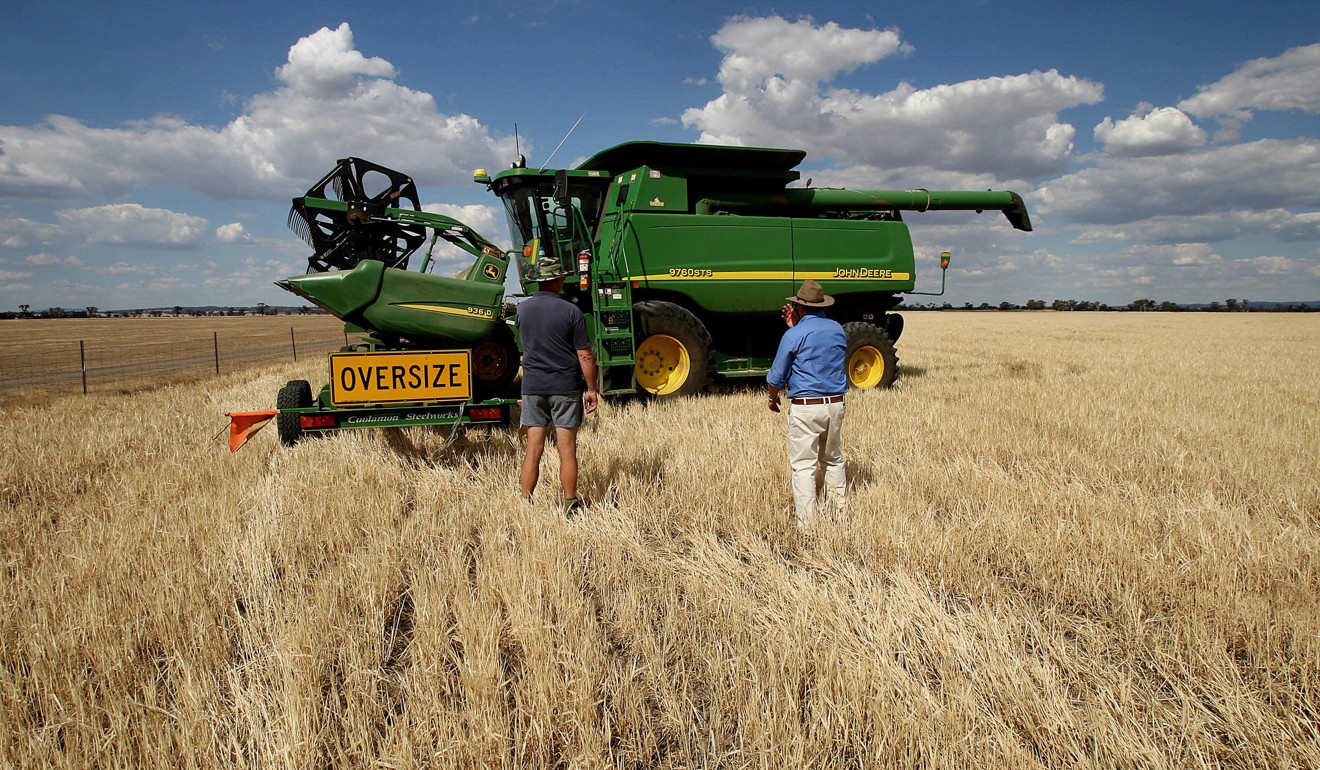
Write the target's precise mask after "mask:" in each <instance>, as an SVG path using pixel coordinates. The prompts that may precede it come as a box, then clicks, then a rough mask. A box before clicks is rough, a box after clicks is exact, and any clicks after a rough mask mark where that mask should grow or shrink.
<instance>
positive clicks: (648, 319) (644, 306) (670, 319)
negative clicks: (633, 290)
mask: <svg viewBox="0 0 1320 770" xmlns="http://www.w3.org/2000/svg"><path fill="white" fill-rule="evenodd" d="M633 310H634V311H635V314H636V317H637V321H638V326H639V329H640V331H641V334H640V336H639V339H640V340H641V342H640V343H639V344H638V345H637V352H636V356H635V361H636V363H635V364H634V366H633V378H634V380H635V381H636V383H637V389H638V390H640V391H642V392H644V393H646V394H648V395H650V396H653V397H656V398H673V397H676V396H692V395H696V394H697V393H700V392H701V391H702V390H705V388H706V386H707V385H708V384H709V383H710V373H711V371H712V370H713V369H714V368H715V353H714V350H713V349H712V348H713V345H712V342H711V338H710V332H708V331H707V330H706V326H705V324H703V323H701V319H699V318H697V317H696V316H695V315H693V314H692V311H690V310H688V309H687V308H684V307H682V306H680V305H675V304H674V303H672V302H658V301H657V302H638V303H637V304H636V305H634V306H633Z"/></svg>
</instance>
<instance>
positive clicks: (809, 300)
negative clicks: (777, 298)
mask: <svg viewBox="0 0 1320 770" xmlns="http://www.w3.org/2000/svg"><path fill="white" fill-rule="evenodd" d="M785 299H787V300H788V301H789V302H796V303H797V304H799V305H805V306H806V307H829V306H830V305H833V304H834V298H833V297H831V296H830V295H828V294H826V293H825V290H824V289H822V288H820V284H818V283H816V282H815V281H813V280H811V279H810V278H808V279H807V280H805V281H803V282H802V288H800V289H798V292H797V294H795V295H794V296H792V297H785Z"/></svg>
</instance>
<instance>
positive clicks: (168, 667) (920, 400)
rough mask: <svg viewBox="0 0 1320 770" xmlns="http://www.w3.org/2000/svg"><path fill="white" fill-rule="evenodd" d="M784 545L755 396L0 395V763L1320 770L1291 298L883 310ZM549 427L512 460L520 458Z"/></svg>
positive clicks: (1305, 371)
mask: <svg viewBox="0 0 1320 770" xmlns="http://www.w3.org/2000/svg"><path fill="white" fill-rule="evenodd" d="M910 320H911V323H910V328H909V330H908V332H907V336H906V337H905V338H904V340H903V343H904V344H903V351H902V352H903V357H904V363H905V365H906V367H907V369H906V375H905V378H904V379H902V380H901V382H900V385H899V387H898V388H896V389H895V390H892V391H888V392H865V393H854V394H852V395H851V396H850V397H849V402H848V410H849V413H848V418H847V437H846V444H845V446H846V452H847V455H848V471H849V474H850V477H851V480H852V483H853V498H852V511H851V515H850V516H849V518H848V519H847V520H846V521H842V522H838V523H833V524H831V523H826V524H824V525H822V526H821V527H820V529H819V531H818V533H817V534H816V535H815V536H814V537H810V538H801V537H798V536H797V535H796V534H795V532H794V530H793V527H792V525H791V515H790V512H789V494H788V474H787V462H786V460H785V448H784V439H783V433H782V431H783V426H782V422H781V420H780V419H778V418H777V417H775V416H773V415H771V414H770V413H769V412H768V411H766V409H765V406H764V403H763V401H764V398H763V397H762V396H761V395H760V391H759V390H756V389H736V388H733V389H728V390H726V391H724V392H722V393H719V394H717V395H713V396H710V397H706V398H701V399H695V400H692V401H686V402H680V403H674V404H663V405H652V406H647V405H644V404H637V403H633V404H617V403H612V404H607V405H605V406H603V407H602V409H601V411H600V413H599V414H598V416H596V417H595V418H593V420H592V422H591V424H590V425H589V427H588V428H587V429H586V430H585V431H584V433H583V436H582V440H581V447H582V452H583V469H582V486H583V492H584V493H585V495H586V496H587V498H588V499H589V500H591V501H592V504H591V505H590V506H589V507H588V509H587V510H586V511H585V512H584V513H582V514H580V515H579V516H578V517H577V518H575V519H574V520H572V521H564V520H563V519H562V518H561V517H560V516H559V515H558V513H557V511H556V506H555V499H554V498H555V495H554V493H555V491H556V490H555V489H554V488H553V486H549V487H543V488H542V491H541V492H540V493H539V494H538V500H537V502H536V503H535V504H534V505H532V506H526V505H523V504H522V503H521V502H520V501H519V499H518V492H517V489H516V476H517V473H516V468H517V465H518V459H519V454H518V448H517V446H516V445H515V443H514V441H513V440H512V439H511V438H510V437H509V436H508V435H506V434H500V433H496V434H491V435H480V434H477V435H472V436H468V437H465V438H463V439H460V440H459V441H458V442H457V443H456V444H455V446H454V447H452V448H451V449H449V450H448V451H447V452H445V453H443V454H442V453H440V451H439V450H440V448H441V447H442V445H443V444H444V439H445V435H444V433H443V432H442V431H429V430H409V431H382V430H370V431H362V432H357V433H351V434H343V435H340V436H336V437H332V438H328V439H325V440H314V441H307V442H304V443H303V444H301V445H299V446H298V447H296V448H294V449H292V450H289V449H284V448H280V447H278V446H277V442H276V441H275V437H274V436H273V435H270V434H273V429H272V430H271V431H269V432H268V433H267V434H262V435H261V436H259V437H258V438H257V439H256V440H255V441H254V443H252V444H251V445H249V447H247V448H245V449H244V450H243V451H242V452H240V453H239V454H237V455H233V456H230V455H229V454H227V452H226V451H225V448H224V445H223V442H222V441H221V440H220V439H219V438H217V437H216V433H217V431H218V430H219V429H220V428H221V427H223V422H224V421H223V418H222V417H221V416H220V415H221V413H222V412H224V411H227V410H234V409H259V408H268V406H269V404H270V402H271V400H272V399H273V394H274V392H275V390H276V389H277V388H278V387H279V385H281V384H282V383H283V382H284V381H285V380H286V379H290V378H292V377H302V378H306V379H309V380H312V381H313V382H319V381H321V380H322V379H323V378H324V376H325V375H324V372H323V371H322V370H321V366H320V365H319V363H312V364H299V365H296V366H292V365H291V366H283V367H279V368H277V369H271V370H267V371H263V372H249V373H243V374H236V375H232V376H228V377H224V378H220V379H218V380H217V381H216V383H214V384H199V385H190V386H186V387H174V388H166V389H163V390H159V391H154V392H150V393H144V394H140V395H137V396H130V397H117V398H108V397H95V396H93V397H91V398H71V399H67V400H64V401H60V402H58V403H55V404H53V405H50V406H47V407H42V408H29V409H17V410H10V411H8V412H7V413H4V414H3V415H0V430H4V432H5V435H7V436H8V437H9V441H8V443H7V446H6V449H5V451H4V454H3V464H2V466H0V481H2V483H3V494H4V509H3V517H4V518H3V545H2V547H3V555H4V565H5V567H4V568H5V580H4V582H3V585H2V586H0V596H2V597H3V610H4V611H3V613H0V662H2V663H3V669H0V764H3V765H4V766H14V767H80V768H81V767H90V766H97V767H124V768H129V767H132V768H143V767H177V766H182V767H203V768H215V767H262V768H266V767H300V768H301V767H323V766H345V767H350V766H351V767H375V766H379V767H394V768H402V767H478V766H480V767H489V766H502V767H515V766H516V767H524V766H530V767H551V766H563V767H588V768H589V767H600V768H604V767H621V768H625V767H698V766H705V767H781V766H782V767H798V766H822V767H866V768H871V767H918V766H919V767H949V768H959V770H968V769H972V768H982V767H984V768H990V767H993V768H1001V767H1094V768H1111V767H1142V768H1145V767H1151V768H1175V767H1251V768H1289V767H1295V768H1303V767H1308V768H1309V767H1317V766H1320V738H1318V737H1317V719H1318V718H1320V705H1318V703H1320V701H1318V699H1317V689H1316V688H1317V675H1318V674H1320V639H1318V638H1317V633H1318V632H1320V566H1318V563H1317V548H1316V544H1317V532H1318V530H1320V521H1318V520H1320V484H1317V480H1320V445H1318V444H1317V441H1318V439H1317V436H1320V430H1318V428H1320V426H1317V424H1316V423H1317V415H1318V414H1320V386H1317V385H1316V381H1317V375H1320V371H1317V369H1318V368H1320V364H1318V362H1320V355H1318V353H1320V334H1317V331H1318V330H1317V329H1316V323H1317V321H1316V319H1315V317H1314V316H1309V317H1303V316H1275V315H1269V316H1265V315H1261V316H1256V315H1251V316H1242V315H1237V316H1226V315H1219V316H1210V315H1171V316H1165V315H1158V316H1157V315H1149V314H1146V315H1136V314H1124V315H1097V314H1090V313H1087V314H1080V313H1079V314H1075V315H1072V314H1068V315H1065V314H1057V313H1034V314H1003V313H996V314H966V313H957V314H949V313H943V314H934V313H924V314H919V315H916V316H914V317H913V318H912V319H910ZM555 462H556V460H555V453H553V452H548V453H547V460H546V468H545V469H544V471H543V475H542V478H543V484H551V485H553V483H554V481H555V480H556V479H557V470H556V468H555Z"/></svg>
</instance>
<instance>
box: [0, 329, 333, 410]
mask: <svg viewBox="0 0 1320 770" xmlns="http://www.w3.org/2000/svg"><path fill="white" fill-rule="evenodd" d="M347 343H348V338H347V336H346V335H345V334H343V333H342V332H339V333H335V334H327V333H325V332H322V331H317V332H308V331H306V330H303V331H301V332H298V331H295V329H294V328H293V327H292V326H290V327H289V329H288V332H287V333H286V332H282V331H281V332H278V333H277V332H263V333H255V334H254V333H248V332H243V333H234V332H224V333H221V332H218V331H216V332H210V333H209V334H205V335H201V334H199V335H194V336H187V337H181V338H179V339H171V340H161V341H150V342H121V341H109V340H65V341H58V342H53V341H52V342H41V343H35V344H33V345H30V346H27V347H24V348H23V351H22V354H21V355H13V354H9V355H4V356H0V393H14V392H17V391H28V392H31V393H33V394H34V395H35V394H38V393H44V394H49V395H63V394H69V393H77V392H79V391H81V392H82V393H84V394H86V393H90V392H93V391H95V390H97V389H111V388H116V389H123V388H130V389H131V388H134V387H151V386H153V385H157V384H161V383H164V382H174V381H179V380H183V379H191V378H199V377H205V376H209V375H218V374H221V373H226V372H231V371H236V370H238V369H242V368H245V367H249V366H252V365H254V364H258V363H262V362H268V361H277V360H290V359H292V360H294V361H296V360H298V358H299V357H300V356H314V355H324V354H326V353H331V352H334V351H336V350H339V349H340V348H341V347H342V346H344V345H345V344H347Z"/></svg>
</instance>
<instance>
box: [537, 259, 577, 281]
mask: <svg viewBox="0 0 1320 770" xmlns="http://www.w3.org/2000/svg"><path fill="white" fill-rule="evenodd" d="M566 275H568V271H567V270H565V269H564V266H563V265H561V264H560V263H559V261H558V260H554V259H543V260H540V261H538V262H536V263H535V264H534V265H532V269H531V270H530V271H529V275H528V277H529V278H531V279H532V280H533V281H536V282H537V283H543V282H545V281H553V280H555V279H556V278H563V277H564V276H566Z"/></svg>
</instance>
